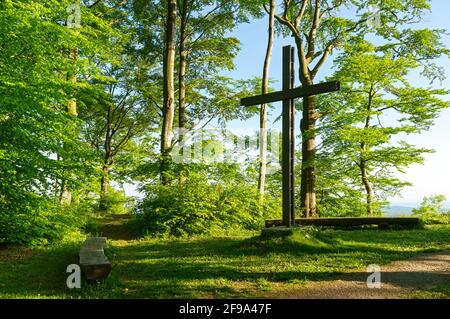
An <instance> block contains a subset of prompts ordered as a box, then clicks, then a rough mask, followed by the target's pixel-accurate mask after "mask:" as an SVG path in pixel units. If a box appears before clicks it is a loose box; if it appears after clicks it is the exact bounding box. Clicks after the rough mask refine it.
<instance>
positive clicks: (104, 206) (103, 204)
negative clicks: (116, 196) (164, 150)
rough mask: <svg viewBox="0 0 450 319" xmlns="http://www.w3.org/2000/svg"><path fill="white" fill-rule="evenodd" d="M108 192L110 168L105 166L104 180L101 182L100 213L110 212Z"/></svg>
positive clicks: (103, 169)
mask: <svg viewBox="0 0 450 319" xmlns="http://www.w3.org/2000/svg"><path fill="white" fill-rule="evenodd" d="M108 191H109V167H108V165H106V164H104V165H103V168H102V179H101V181H100V204H99V211H101V212H106V211H107V210H108V203H107V201H108V199H107V197H108Z"/></svg>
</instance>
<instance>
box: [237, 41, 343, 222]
mask: <svg viewBox="0 0 450 319" xmlns="http://www.w3.org/2000/svg"><path fill="white" fill-rule="evenodd" d="M339 89H340V84H339V82H325V83H320V84H315V85H311V86H307V87H297V88H294V48H293V47H292V46H290V45H288V46H285V47H283V90H282V91H278V92H272V93H268V94H263V95H257V96H251V97H246V98H243V99H241V105H242V106H252V105H260V104H267V103H272V102H278V101H283V112H282V118H283V133H282V138H283V146H282V172H283V181H282V188H283V191H282V192H283V226H286V227H290V226H291V225H294V224H295V201H294V197H295V192H294V182H295V174H294V159H295V153H294V152H295V130H294V126H295V105H294V99H295V98H301V97H306V96H312V95H317V94H322V93H327V92H334V91H338V90H339Z"/></svg>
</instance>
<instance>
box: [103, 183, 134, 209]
mask: <svg viewBox="0 0 450 319" xmlns="http://www.w3.org/2000/svg"><path fill="white" fill-rule="evenodd" d="M101 200H102V201H103V202H102V204H103V205H104V207H105V210H106V212H108V213H109V214H126V213H129V211H130V207H131V206H132V203H131V201H132V199H130V198H129V197H127V196H126V195H125V192H124V191H119V190H116V189H114V188H113V187H110V188H109V190H108V193H107V194H105V195H103V198H102V199H101Z"/></svg>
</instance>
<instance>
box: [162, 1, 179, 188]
mask: <svg viewBox="0 0 450 319" xmlns="http://www.w3.org/2000/svg"><path fill="white" fill-rule="evenodd" d="M176 19H177V1H176V0H168V2H167V21H166V31H165V32H166V35H165V50H164V62H163V69H164V89H163V95H164V102H163V123H162V129H161V166H160V174H161V182H162V183H163V184H167V183H168V181H169V178H168V176H167V173H168V170H169V168H170V149H171V146H172V137H171V133H172V128H173V119H174V114H175V103H174V100H175V94H174V68H175V50H176V49H175V36H176V35H175V31H176V30H175V27H176Z"/></svg>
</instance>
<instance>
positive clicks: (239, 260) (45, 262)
mask: <svg viewBox="0 0 450 319" xmlns="http://www.w3.org/2000/svg"><path fill="white" fill-rule="evenodd" d="M83 239H84V236H83V235H81V234H74V235H72V236H70V237H68V238H67V239H66V240H65V241H63V242H61V243H58V244H55V245H52V246H50V247H45V248H34V249H27V248H23V247H8V248H0V298H232V297H235V298H246V297H252V298H255V297H256V298H260V297H264V296H266V294H267V293H268V292H270V291H272V292H273V291H274V290H276V289H285V288H288V287H292V286H298V285H303V284H306V283H307V282H311V281H318V280H331V279H333V278H335V277H336V275H338V274H340V273H343V272H346V271H349V270H355V269H364V268H365V267H366V266H367V265H369V264H379V265H383V264H386V263H389V262H391V261H394V260H403V259H407V258H409V257H412V256H414V255H416V254H418V253H421V252H431V251H438V250H442V249H449V248H450V225H440V226H427V228H426V229H417V230H400V231H395V230H388V231H378V230H352V231H344V230H324V231H320V232H319V231H315V230H314V229H310V230H309V231H304V232H299V231H298V232H295V233H294V234H293V235H291V236H289V237H286V238H271V239H270V238H269V239H262V238H260V237H259V236H258V233H256V232H237V233H235V234H228V235H226V236H217V237H198V238H190V239H152V238H144V239H137V240H120V238H116V239H115V240H110V241H109V243H108V244H109V249H108V252H107V253H108V256H109V258H110V260H111V261H112V263H113V271H112V273H111V275H110V277H109V278H108V279H107V280H106V281H105V282H102V283H86V282H83V283H82V289H74V290H70V289H68V288H67V287H66V277H67V275H68V274H66V272H65V269H66V267H67V265H69V264H72V263H77V261H78V260H77V253H78V249H79V246H80V244H81V242H82V241H83ZM439 289H440V290H439ZM427 296H428V297H433V298H434V297H436V298H441V297H443V296H444V297H447V298H448V297H449V296H448V287H447V288H446V287H443V288H437V290H436V291H430V292H419V293H417V294H416V295H414V294H413V295H411V296H408V297H411V298H427Z"/></svg>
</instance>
